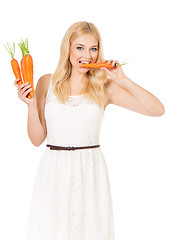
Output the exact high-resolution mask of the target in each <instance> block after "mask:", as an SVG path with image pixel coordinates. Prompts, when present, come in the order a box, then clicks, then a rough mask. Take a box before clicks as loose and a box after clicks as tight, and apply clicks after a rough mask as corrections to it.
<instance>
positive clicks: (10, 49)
mask: <svg viewBox="0 0 169 240" xmlns="http://www.w3.org/2000/svg"><path fill="white" fill-rule="evenodd" d="M4 46H5V45H4ZM5 48H6V50H7V51H8V52H9V54H10V55H11V58H12V60H11V66H12V70H13V73H14V75H15V78H16V79H19V81H18V82H17V84H18V85H21V84H22V83H23V81H22V76H21V71H20V67H19V64H18V61H17V60H16V59H15V58H14V55H15V43H13V47H12V46H11V45H10V43H7V46H5Z"/></svg>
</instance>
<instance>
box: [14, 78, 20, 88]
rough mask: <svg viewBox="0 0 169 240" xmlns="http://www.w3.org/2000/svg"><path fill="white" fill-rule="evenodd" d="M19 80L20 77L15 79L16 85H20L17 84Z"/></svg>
mask: <svg viewBox="0 0 169 240" xmlns="http://www.w3.org/2000/svg"><path fill="white" fill-rule="evenodd" d="M18 81H19V78H17V79H15V81H14V85H15V86H16V87H18V84H17V82H18Z"/></svg>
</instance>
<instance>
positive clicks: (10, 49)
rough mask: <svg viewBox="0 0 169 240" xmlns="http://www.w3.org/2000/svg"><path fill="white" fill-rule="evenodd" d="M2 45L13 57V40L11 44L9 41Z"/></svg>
mask: <svg viewBox="0 0 169 240" xmlns="http://www.w3.org/2000/svg"><path fill="white" fill-rule="evenodd" d="M4 47H5V48H6V50H7V51H8V52H9V54H10V55H11V58H12V59H14V56H15V43H14V42H13V45H11V44H10V43H7V46H5V45H4Z"/></svg>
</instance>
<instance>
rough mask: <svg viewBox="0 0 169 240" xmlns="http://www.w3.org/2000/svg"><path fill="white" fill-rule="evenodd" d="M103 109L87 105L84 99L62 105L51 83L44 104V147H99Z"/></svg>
mask: <svg viewBox="0 0 169 240" xmlns="http://www.w3.org/2000/svg"><path fill="white" fill-rule="evenodd" d="M103 115H104V107H100V106H98V105H97V104H95V103H92V102H90V101H89V100H88V99H86V98H85V97H84V95H73V96H69V99H68V101H67V102H66V103H64V104H63V103H61V102H60V101H59V98H58V97H57V96H56V95H55V94H54V92H53V90H52V79H51V81H50V85H49V89H48V93H47V96H46V102H45V118H46V126H47V144H51V145H56V146H90V145H97V144H99V135H100V128H101V123H102V119H103Z"/></svg>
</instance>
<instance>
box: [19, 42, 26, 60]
mask: <svg viewBox="0 0 169 240" xmlns="http://www.w3.org/2000/svg"><path fill="white" fill-rule="evenodd" d="M18 46H19V47H20V49H21V52H22V58H23V57H24V56H25V49H24V44H23V42H20V43H18Z"/></svg>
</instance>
